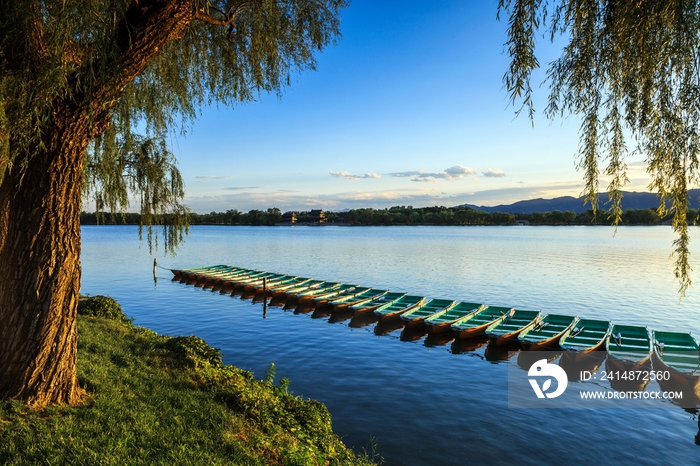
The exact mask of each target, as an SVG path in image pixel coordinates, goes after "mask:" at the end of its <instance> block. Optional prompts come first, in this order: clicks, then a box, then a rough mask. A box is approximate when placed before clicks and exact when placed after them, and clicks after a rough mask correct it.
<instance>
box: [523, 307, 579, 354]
mask: <svg viewBox="0 0 700 466" xmlns="http://www.w3.org/2000/svg"><path fill="white" fill-rule="evenodd" d="M576 321H578V317H577V316H567V315H562V314H547V315H546V316H544V317H543V318H542V319H541V320H540V321H539V322H537V323H536V324H535V325H533V326H532V327H530V328H528V329H527V330H524V331H522V332H520V334H519V335H518V340H519V341H520V344H521V345H523V347H524V348H525V349H526V350H539V349H547V348H552V347H556V346H557V343H558V342H559V339H560V338H561V337H562V335H564V333H565V332H566V331H567V330H569V329H571V328H572V327H573V326H574V324H575V323H576Z"/></svg>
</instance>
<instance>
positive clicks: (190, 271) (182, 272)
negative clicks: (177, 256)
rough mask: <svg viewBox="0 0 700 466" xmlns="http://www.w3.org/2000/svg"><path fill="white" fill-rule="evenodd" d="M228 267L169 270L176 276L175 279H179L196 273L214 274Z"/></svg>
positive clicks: (216, 266) (214, 266) (213, 266)
mask: <svg viewBox="0 0 700 466" xmlns="http://www.w3.org/2000/svg"><path fill="white" fill-rule="evenodd" d="M228 267H230V266H229V265H210V266H208V267H197V268H193V269H170V271H171V272H172V273H173V274H174V275H175V276H176V277H181V276H185V277H186V276H189V275H190V274H196V273H198V272H201V273H206V272H209V271H211V272H215V271H217V270H220V269H222V268H228Z"/></svg>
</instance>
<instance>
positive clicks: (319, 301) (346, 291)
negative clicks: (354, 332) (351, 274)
mask: <svg viewBox="0 0 700 466" xmlns="http://www.w3.org/2000/svg"><path fill="white" fill-rule="evenodd" d="M369 289H370V288H368V287H366V286H357V285H348V284H345V285H340V286H339V287H338V288H336V289H334V290H331V291H329V292H327V293H322V294H320V295H318V296H315V297H314V303H315V304H316V307H317V308H319V307H333V306H331V305H330V303H331V301H333V300H335V299H340V298H341V297H343V296H355V295H357V294H360V293H362V292H363V291H367V290H369Z"/></svg>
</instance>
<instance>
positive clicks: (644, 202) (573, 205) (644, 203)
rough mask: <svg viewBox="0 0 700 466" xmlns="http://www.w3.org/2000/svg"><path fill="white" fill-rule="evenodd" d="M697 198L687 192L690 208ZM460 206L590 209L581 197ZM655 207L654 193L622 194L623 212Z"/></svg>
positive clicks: (698, 193) (602, 197) (602, 204)
mask: <svg viewBox="0 0 700 466" xmlns="http://www.w3.org/2000/svg"><path fill="white" fill-rule="evenodd" d="M698 197H700V189H691V190H689V191H688V198H689V200H690V205H689V207H690V208H692V209H697V208H698ZM607 204H608V194H607V193H600V194H599V203H598V207H599V208H600V209H602V210H605V209H607V207H608V206H607ZM462 206H463V207H470V208H472V209H476V210H482V211H484V212H488V213H493V212H503V213H508V214H532V213H533V212H551V211H553V210H561V211H562V212H564V211H567V210H570V211H573V212H576V213H577V214H580V213H583V212H585V211H587V210H590V209H591V206H590V204H588V203H586V204H585V205H584V198H583V196H581V197H573V196H561V197H555V198H553V199H544V198H537V199H527V200H523V201H517V202H514V203H512V204H499V205H497V206H477V205H474V204H462ZM657 207H659V198H658V197H657V195H656V194H655V193H645V192H641V193H640V192H636V191H623V192H622V210H623V211H624V210H627V209H656V208H657Z"/></svg>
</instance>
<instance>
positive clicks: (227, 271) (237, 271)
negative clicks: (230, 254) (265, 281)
mask: <svg viewBox="0 0 700 466" xmlns="http://www.w3.org/2000/svg"><path fill="white" fill-rule="evenodd" d="M251 272H257V271H256V270H249V269H243V268H239V267H226V268H222V269H219V270H217V271H208V272H196V273H192V274H190V275H189V277H190V278H195V279H197V280H204V281H208V282H214V281H217V280H220V279H221V278H226V277H232V276H239V275H243V274H248V273H251Z"/></svg>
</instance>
